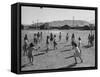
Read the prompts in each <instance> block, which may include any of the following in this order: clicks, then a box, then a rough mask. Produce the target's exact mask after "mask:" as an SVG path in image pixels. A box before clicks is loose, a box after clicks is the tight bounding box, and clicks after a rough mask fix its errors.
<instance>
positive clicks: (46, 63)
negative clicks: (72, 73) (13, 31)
mask: <svg viewBox="0 0 100 77" xmlns="http://www.w3.org/2000/svg"><path fill="white" fill-rule="evenodd" d="M38 31H39V32H43V39H42V42H40V43H39V44H38V46H40V49H38V50H37V51H33V54H34V57H33V59H34V61H33V65H31V64H29V60H28V58H27V56H23V49H22V52H21V66H22V67H21V70H22V71H26V70H43V69H59V68H76V67H91V66H95V45H94V46H93V47H87V44H88V35H89V33H90V31H79V30H22V38H21V40H22V45H21V46H23V39H24V36H25V34H27V35H28V39H29V40H30V42H32V41H33V34H34V33H37V32H38ZM51 32H52V33H53V34H56V36H57V37H56V41H57V43H58V45H57V49H55V50H54V49H53V46H52V45H51V44H50V45H49V50H48V53H46V44H45V43H46V36H47V35H49V34H50V33H51ZM59 32H61V33H62V39H61V41H59V38H58V36H59ZM67 33H68V34H69V40H68V41H67V42H66V40H65V37H66V34H67ZM72 33H74V34H75V40H76V41H78V37H81V39H82V42H81V50H82V55H81V57H82V59H83V63H80V59H79V58H77V61H78V64H75V60H74V57H73V54H74V50H73V49H72V47H71V36H72ZM93 33H94V34H95V31H93ZM94 42H95V41H94Z"/></svg>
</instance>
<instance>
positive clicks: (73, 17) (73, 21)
mask: <svg viewBox="0 0 100 77" xmlns="http://www.w3.org/2000/svg"><path fill="white" fill-rule="evenodd" d="M74 20H75V17H74V16H73V27H74V24H75V23H74Z"/></svg>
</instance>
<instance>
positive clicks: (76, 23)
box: [49, 20, 90, 27]
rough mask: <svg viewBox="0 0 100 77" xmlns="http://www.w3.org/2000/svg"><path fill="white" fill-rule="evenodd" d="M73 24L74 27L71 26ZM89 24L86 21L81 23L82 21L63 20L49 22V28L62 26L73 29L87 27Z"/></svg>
mask: <svg viewBox="0 0 100 77" xmlns="http://www.w3.org/2000/svg"><path fill="white" fill-rule="evenodd" d="M73 23H74V25H73ZM89 24H90V23H89V22H87V21H82V20H74V21H73V20H63V21H53V22H49V25H50V26H56V27H60V26H63V25H69V26H70V27H75V26H84V25H89Z"/></svg>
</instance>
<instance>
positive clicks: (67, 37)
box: [66, 33, 69, 42]
mask: <svg viewBox="0 0 100 77" xmlns="http://www.w3.org/2000/svg"><path fill="white" fill-rule="evenodd" d="M68 39H69V36H68V33H67V35H66V42H67V41H68Z"/></svg>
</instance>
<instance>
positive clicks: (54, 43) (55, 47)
mask: <svg viewBox="0 0 100 77" xmlns="http://www.w3.org/2000/svg"><path fill="white" fill-rule="evenodd" d="M53 45H54V50H55V49H57V42H56V35H54V41H53Z"/></svg>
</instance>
